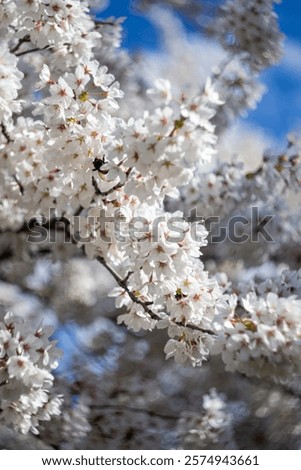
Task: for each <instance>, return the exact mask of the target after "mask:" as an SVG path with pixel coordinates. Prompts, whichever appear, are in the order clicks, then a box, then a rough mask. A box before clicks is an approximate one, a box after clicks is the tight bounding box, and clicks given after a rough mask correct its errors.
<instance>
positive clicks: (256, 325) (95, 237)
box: [0, 0, 301, 443]
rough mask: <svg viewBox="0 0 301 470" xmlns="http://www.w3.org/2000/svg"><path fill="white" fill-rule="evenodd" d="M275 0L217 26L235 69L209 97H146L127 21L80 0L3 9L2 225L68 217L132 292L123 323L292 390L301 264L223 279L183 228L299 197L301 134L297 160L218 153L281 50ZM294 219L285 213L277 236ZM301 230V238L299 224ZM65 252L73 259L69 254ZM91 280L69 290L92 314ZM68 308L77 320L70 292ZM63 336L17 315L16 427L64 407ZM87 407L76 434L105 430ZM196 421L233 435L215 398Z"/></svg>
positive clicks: (12, 395)
mask: <svg viewBox="0 0 301 470" xmlns="http://www.w3.org/2000/svg"><path fill="white" fill-rule="evenodd" d="M172 3H174V2H172ZM273 4H274V2H273V1H272V0H267V1H262V0H246V1H242V0H230V1H228V2H226V4H225V5H224V6H223V7H222V9H221V11H222V16H220V17H219V18H218V19H217V20H216V21H215V23H214V26H213V29H214V30H215V34H216V37H217V38H218V39H219V40H220V41H221V43H222V45H223V46H224V48H225V49H226V51H227V52H228V53H229V57H228V60H227V61H226V63H225V64H224V65H223V64H220V66H219V67H217V68H215V72H214V73H213V75H212V77H211V78H210V77H209V78H208V79H207V80H205V81H204V84H203V86H201V87H200V88H198V89H197V91H195V89H196V87H192V89H194V92H193V93H192V92H191V91H190V88H189V86H187V89H184V88H183V90H181V92H180V93H179V92H178V90H177V87H173V84H172V83H171V82H170V81H169V80H167V79H165V78H158V79H157V80H153V83H151V88H150V89H148V90H147V91H146V90H145V89H144V87H143V86H142V85H141V84H140V83H139V79H138V78H137V77H135V74H134V73H133V74H132V75H131V71H127V69H130V59H129V56H128V55H127V53H125V52H124V51H120V50H118V48H119V47H120V41H121V32H122V26H121V25H122V19H120V20H118V19H117V20H115V19H113V18H109V19H107V20H104V21H102V20H98V19H95V20H93V19H92V16H90V11H89V7H88V3H87V2H85V1H79V0H70V1H69V0H68V2H66V1H61V0H47V1H46V0H31V1H25V0H24V1H23V0H15V1H13V0H12V1H3V2H2V3H1V5H0V22H1V27H0V33H1V35H2V36H3V41H2V42H1V52H0V157H1V169H0V199H1V204H0V223H1V232H5V233H4V236H5V235H7V238H10V240H9V241H10V243H12V244H15V245H18V241H19V242H20V240H21V241H22V244H23V245H25V243H24V238H22V237H24V233H27V231H29V228H30V227H32V225H31V226H29V225H28V224H29V222H30V223H31V224H33V221H34V223H36V224H40V225H41V226H43V228H45V226H47V227H48V228H49V227H50V229H53V227H54V224H53V219H54V222H55V219H56V218H58V219H60V220H61V221H62V219H65V220H67V222H68V230H69V231H70V233H68V234H69V235H71V237H72V241H73V242H74V245H77V247H78V248H79V249H80V250H81V251H78V253H79V254H80V253H84V254H85V255H86V256H87V257H88V258H89V259H91V260H97V261H98V262H99V263H100V264H101V265H102V266H103V267H104V268H106V270H107V271H108V273H110V275H111V276H112V278H113V279H114V280H115V281H116V282H117V285H118V286H117V287H115V288H114V289H113V291H112V292H111V296H113V297H115V298H116V306H117V307H118V308H122V309H123V311H122V312H121V314H120V315H119V317H118V323H120V324H125V325H126V326H127V327H128V328H130V329H131V330H133V331H134V332H139V331H141V330H146V331H152V330H154V329H155V328H157V329H164V330H166V332H167V342H166V344H165V347H164V352H165V354H166V358H167V359H168V358H171V357H173V358H174V359H175V360H176V362H178V363H180V364H182V363H185V362H189V363H190V364H192V365H193V366H200V365H202V364H203V362H204V361H205V360H206V359H207V358H208V357H209V356H210V355H211V354H216V355H220V356H221V358H222V360H223V362H224V364H225V367H226V370H228V371H232V372H234V371H239V372H241V373H243V374H246V375H248V376H258V377H261V378H273V379H274V380H275V381H285V380H288V379H290V378H291V377H293V376H295V375H297V374H300V366H299V362H300V361H299V357H300V352H301V351H300V335H301V328H300V322H299V320H298V319H299V318H300V313H301V312H300V308H301V301H300V292H301V281H300V279H301V275H300V272H293V271H289V270H287V271H286V272H284V273H283V274H282V275H281V276H279V277H278V278H276V279H270V280H267V281H265V282H263V283H261V284H258V283H257V284H256V283H246V282H245V283H242V284H240V283H238V285H237V286H235V285H234V284H231V281H229V282H228V281H227V279H226V277H225V276H224V275H223V274H217V275H216V276H215V277H214V276H213V275H211V274H210V273H209V272H208V271H207V270H206V269H205V266H204V264H203V263H202V261H201V259H200V257H201V255H202V251H201V250H203V249H205V247H206V245H207V235H208V233H207V230H206V229H205V226H204V224H203V223H199V222H198V221H197V220H196V221H195V222H191V219H190V221H187V219H186V218H185V215H187V214H188V213H189V211H190V210H191V209H194V210H196V211H197V213H198V215H201V216H203V217H206V216H211V215H219V216H221V217H223V216H227V215H229V214H231V213H233V212H235V211H238V210H239V209H240V208H243V209H242V210H244V211H247V210H248V209H246V207H245V206H246V205H248V204H249V203H252V204H253V203H254V204H256V205H258V206H260V208H261V209H262V211H267V210H268V209H270V208H273V209H276V208H277V209H279V208H280V209H281V211H282V213H285V208H286V205H285V204H286V199H285V198H286V196H287V193H288V192H289V190H291V189H293V190H294V191H297V190H298V189H299V186H300V181H301V172H300V168H301V166H300V143H298V141H296V142H290V143H289V145H288V148H287V149H286V150H285V151H284V152H283V153H281V154H276V155H274V154H269V153H268V152H267V153H266V154H265V155H264V157H263V160H262V162H261V164H260V166H259V167H258V168H257V169H255V170H253V171H246V170H245V168H244V166H243V164H242V163H240V162H239V161H234V162H233V163H225V162H224V161H223V158H222V157H223V156H222V155H217V144H218V134H219V133H221V132H222V130H224V129H225V128H226V127H227V126H228V124H229V122H230V120H231V119H232V118H233V117H235V116H237V115H239V114H241V113H242V112H244V110H245V109H246V108H247V109H249V108H252V107H254V106H255V105H256V102H257V101H258V100H259V98H260V96H261V93H262V87H261V85H259V84H258V82H257V74H258V72H259V71H260V70H261V69H263V68H265V67H267V66H269V65H271V64H273V63H275V62H276V61H277V60H279V57H280V55H281V40H282V36H281V34H280V33H279V31H278V26H277V17H276V15H275V13H274V12H273ZM229 38H230V39H229ZM234 56H235V58H233V57H234ZM111 72H114V74H116V77H117V78H118V79H119V76H120V78H121V83H122V84H124V85H125V91H126V92H128V95H127V94H126V93H125V94H124V92H123V91H121V88H120V85H119V82H118V81H116V79H115V76H114V75H113V73H111ZM186 75H187V71H185V79H186V78H187V77H186ZM129 77H130V78H129ZM29 82H32V83H29ZM27 86H28V92H27V91H26V90H25V91H23V88H26V87H27ZM127 86H128V89H127ZM33 91H34V93H32V92H33ZM122 102H124V104H122ZM120 103H121V104H120ZM21 112H22V115H21V116H18V114H20V113H21ZM178 209H180V210H178ZM279 212H280V210H279ZM52 217H53V219H52ZM290 217H291V218H292V216H291V215H290ZM45 220H46V222H45ZM284 220H286V219H285V218H284V215H283V217H282V214H281V216H280V217H279V218H278V219H277V221H276V222H275V223H274V225H273V230H274V232H277V230H279V227H280V226H281V224H282V223H283V221H284ZM287 220H288V218H287ZM47 224H48V225H47ZM290 226H291V227H294V228H295V231H296V233H297V235H299V233H301V227H298V226H297V224H296V222H294V221H293V220H291V222H290ZM287 231H288V230H287ZM11 232H13V235H11ZM18 237H20V238H18ZM296 238H298V237H296ZM3 240H5V242H6V243H7V239H4V238H3ZM283 240H284V239H283ZM286 241H289V238H287V239H286ZM19 244H20V243H19ZM23 245H22V246H23ZM37 245H38V244H37ZM57 245H59V243H58V244H57ZM62 245H63V244H62ZM22 249H23V248H22ZM39 249H41V251H42V249H43V246H42V245H41V246H37V247H36V251H35V252H34V250H33V249H31V250H29V249H28V250H27V251H26V248H24V251H22V253H21V255H20V256H19V257H20V258H21V257H23V258H24V259H26V260H29V259H31V258H32V257H34V255H37V254H38V252H39ZM19 250H21V248H20V247H19ZM224 250H225V252H226V249H224ZM8 251H9V250H8ZM48 251H51V248H49V247H48ZM52 252H53V253H55V254H56V255H57V256H60V254H59V250H57V252H55V249H52ZM62 252H64V253H65V254H61V258H62V259H64V257H65V258H68V255H69V253H71V250H70V252H69V251H68V250H67V248H64V247H63V249H62ZM266 252H268V250H266ZM19 253H20V252H19ZM250 253H251V254H253V253H254V252H253V251H251V250H250ZM224 257H225V255H224ZM246 257H247V255H246ZM71 270H72V269H71ZM78 272H79V275H77V272H76V268H75V269H73V280H72V282H73V284H72V285H71V287H70V288H69V290H68V289H67V288H66V289H65V288H64V289H65V292H64V296H63V297H64V299H66V297H68V299H69V300H71V302H74V304H75V303H78V304H80V308H79V310H81V308H82V306H90V305H92V304H97V303H98V301H99V300H98V299H99V297H98V296H97V295H96V291H97V285H96V286H95V285H94V284H93V286H91V285H89V286H87V289H86V292H85V294H82V289H84V288H85V287H86V284H87V283H88V284H89V279H90V278H89V275H88V274H87V275H86V279H85V281H86V284H85V283H84V282H82V283H81V276H84V275H85V272H84V268H83V269H82V268H81V267H78ZM213 272H217V269H213ZM93 281H94V282H95V283H96V284H97V282H99V280H98V279H97V281H96V280H95V279H93ZM79 284H81V286H80V287H81V288H78V289H77V288H76V286H77V285H79ZM91 284H92V282H91ZM74 286H75V287H74ZM233 286H234V287H235V290H234V289H233ZM23 287H26V285H25V286H23ZM101 288H102V287H101ZM72 289H73V290H76V292H73V293H72V292H70V291H72ZM99 289H100V288H99ZM60 292H61V293H62V291H60ZM234 292H235V293H234ZM297 296H299V297H297ZM80 302H81V303H80ZM95 310H97V309H96V308H95ZM64 313H65V315H66V317H67V316H68V315H69V314H68V312H64ZM81 313H82V312H81ZM56 314H57V318H59V319H60V320H61V317H62V316H63V314H62V308H61V306H59V300H58V301H57V312H56ZM78 316H79V315H78ZM63 321H64V320H63ZM63 321H62V322H63ZM51 333H52V331H51V330H50V329H48V328H47V327H39V328H37V329H36V330H30V328H27V326H26V324H25V323H23V322H22V321H21V320H20V319H19V318H18V317H14V316H12V315H10V314H8V315H6V316H5V317H4V320H3V321H2V322H1V323H0V408H1V415H0V417H1V420H2V421H3V422H4V423H5V424H7V425H9V426H12V427H13V428H14V429H15V430H17V431H21V432H22V433H28V432H29V431H31V432H33V433H37V432H38V427H39V423H40V422H42V421H47V420H49V419H50V418H51V416H57V415H58V414H59V413H60V405H61V402H62V398H61V397H60V396H59V395H52V394H51V392H50V389H51V387H52V385H53V381H54V377H53V375H52V373H51V371H52V370H53V369H55V368H56V367H57V363H58V357H59V353H58V351H57V350H56V349H55V343H54V342H53V341H51V340H49V337H50V336H51ZM87 403H88V402H87ZM89 412H90V408H89V406H88V405H86V403H85V404H84V402H81V401H79V402H78V404H76V405H75V406H73V407H70V409H68V410H67V411H66V412H65V413H64V414H63V416H62V418H61V419H60V423H61V427H62V435H63V436H64V438H66V436H67V435H69V437H70V436H72V438H73V439H74V441H76V440H79V439H81V438H82V437H84V436H85V435H86V434H87V433H88V432H89V430H90V424H89V419H88V417H89ZM181 420H182V421H181V422H182V424H183V426H184V428H185V429H186V431H187V430H188V434H187V435H188V437H187V440H188V441H189V440H190V439H192V440H193V439H194V438H196V439H197V440H199V441H200V442H201V443H204V442H205V441H207V440H208V441H210V442H211V441H214V440H215V439H219V440H220V438H221V435H223V434H226V433H227V432H228V433H229V434H231V419H230V415H229V414H228V413H227V411H226V409H225V404H224V402H223V400H222V398H221V397H219V396H218V395H217V394H216V392H215V391H211V392H210V394H209V395H206V396H205V397H204V403H203V412H202V414H201V415H199V416H196V415H195V414H194V415H193V416H192V415H189V414H187V415H185V416H184V415H183V416H182V418H181Z"/></svg>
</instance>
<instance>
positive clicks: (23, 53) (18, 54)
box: [15, 46, 50, 57]
mask: <svg viewBox="0 0 301 470" xmlns="http://www.w3.org/2000/svg"><path fill="white" fill-rule="evenodd" d="M49 48H50V47H49V46H45V47H42V48H40V47H34V48H33V49H27V50H26V51H21V52H17V53H16V54H15V55H16V56H17V57H21V56H22V55H25V54H31V53H32V52H38V51H45V50H46V49H49Z"/></svg>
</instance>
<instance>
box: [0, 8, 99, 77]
mask: <svg viewBox="0 0 301 470" xmlns="http://www.w3.org/2000/svg"><path fill="white" fill-rule="evenodd" d="M0 8H1V10H0V17H1V29H7V31H8V33H7V39H11V38H14V41H15V43H16V44H15V50H18V52H24V50H26V49H25V48H27V49H28V45H29V44H31V45H32V46H35V47H37V48H38V49H43V48H51V49H52V50H53V55H52V61H53V63H55V65H56V68H61V69H65V68H66V67H68V66H70V65H74V64H76V63H77V61H78V59H79V57H86V59H89V58H90V57H91V56H92V49H93V47H94V46H95V45H96V41H97V40H98V39H99V37H100V34H99V33H98V32H96V31H94V30H93V29H94V22H93V21H92V19H91V17H90V15H89V7H88V3H87V2H86V1H79V0H70V1H68V2H63V1H57V0H50V1H48V0H47V1H45V0H34V1H33V2H26V1H23V0H19V1H8V2H6V1H5V2H2V3H1V7H0ZM15 31H17V34H15ZM17 41H18V42H17ZM20 46H21V48H20Z"/></svg>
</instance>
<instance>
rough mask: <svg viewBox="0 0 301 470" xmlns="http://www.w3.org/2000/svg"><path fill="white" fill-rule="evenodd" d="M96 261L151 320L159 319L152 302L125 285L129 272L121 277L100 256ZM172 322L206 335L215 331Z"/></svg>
mask: <svg viewBox="0 0 301 470" xmlns="http://www.w3.org/2000/svg"><path fill="white" fill-rule="evenodd" d="M96 259H97V261H99V263H101V264H102V265H103V266H104V267H105V268H106V269H107V270H108V271H109V272H110V274H111V275H112V276H113V277H114V279H115V281H116V282H117V284H118V285H119V286H120V287H121V288H122V289H124V290H125V292H126V293H127V294H128V296H129V297H130V299H131V300H132V301H133V302H134V303H136V304H138V305H141V307H143V309H144V311H145V312H146V313H147V314H148V315H149V316H150V317H151V318H152V319H153V320H161V318H160V316H159V315H157V314H156V313H155V312H153V311H152V310H151V309H150V307H149V305H152V302H145V301H143V300H141V299H139V297H137V295H135V294H134V292H132V291H131V290H130V289H129V287H128V285H127V280H128V278H129V276H130V274H127V276H126V277H125V279H121V278H120V276H119V275H118V274H117V273H116V271H115V270H114V269H113V268H112V267H111V266H110V265H108V264H107V262H106V260H105V259H104V258H103V257H101V256H98V257H97V258H96ZM173 323H174V324H175V325H177V326H179V327H183V328H189V329H191V330H196V331H201V332H202V333H204V334H207V335H215V333H214V332H213V331H211V330H205V329H204V328H200V327H199V326H196V325H193V324H191V323H187V324H183V323H180V322H176V321H173Z"/></svg>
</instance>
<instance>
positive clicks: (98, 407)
mask: <svg viewBox="0 0 301 470" xmlns="http://www.w3.org/2000/svg"><path fill="white" fill-rule="evenodd" d="M90 408H91V409H92V410H108V409H112V410H117V411H123V410H125V411H129V412H131V413H145V414H148V415H149V416H152V417H155V418H160V419H170V420H173V421H177V420H178V419H179V417H178V416H171V415H162V414H160V413H156V412H155V411H151V410H146V409H142V408H133V407H132V406H124V405H110V404H106V405H91V406H90Z"/></svg>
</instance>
